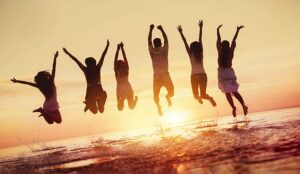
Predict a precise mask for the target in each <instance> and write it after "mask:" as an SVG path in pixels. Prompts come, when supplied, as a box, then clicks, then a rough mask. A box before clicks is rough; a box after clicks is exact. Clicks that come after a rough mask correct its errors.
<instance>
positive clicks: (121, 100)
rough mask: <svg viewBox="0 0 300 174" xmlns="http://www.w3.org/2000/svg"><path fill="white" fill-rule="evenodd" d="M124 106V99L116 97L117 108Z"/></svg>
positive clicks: (120, 108) (121, 108) (120, 109)
mask: <svg viewBox="0 0 300 174" xmlns="http://www.w3.org/2000/svg"><path fill="white" fill-rule="evenodd" d="M123 108H124V99H121V98H118V110H119V111H122V110H123Z"/></svg>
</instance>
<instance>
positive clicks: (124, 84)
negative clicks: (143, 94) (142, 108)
mask: <svg viewBox="0 0 300 174" xmlns="http://www.w3.org/2000/svg"><path fill="white" fill-rule="evenodd" d="M120 49H121V50H122V55H123V60H118V56H119V51H120ZM114 70H115V77H116V80H117V102H118V109H119V111H121V110H123V108H124V100H126V99H127V102H128V106H129V108H130V109H134V108H135V105H136V103H137V100H138V97H137V96H134V94H133V90H132V87H131V85H130V83H129V81H128V75H129V65H128V61H127V57H126V54H125V50H124V44H123V43H122V42H121V43H120V44H118V46H117V51H116V55H115V61H114Z"/></svg>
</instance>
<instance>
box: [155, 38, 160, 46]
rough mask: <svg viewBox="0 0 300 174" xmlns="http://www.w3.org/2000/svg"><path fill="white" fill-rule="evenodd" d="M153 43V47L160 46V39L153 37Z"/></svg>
mask: <svg viewBox="0 0 300 174" xmlns="http://www.w3.org/2000/svg"><path fill="white" fill-rule="evenodd" d="M153 44H154V47H155V48H158V47H161V40H160V38H155V39H154V40H153Z"/></svg>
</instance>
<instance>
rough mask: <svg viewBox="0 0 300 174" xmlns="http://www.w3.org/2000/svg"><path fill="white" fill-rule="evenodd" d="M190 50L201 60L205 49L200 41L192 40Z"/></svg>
mask: <svg viewBox="0 0 300 174" xmlns="http://www.w3.org/2000/svg"><path fill="white" fill-rule="evenodd" d="M190 50H191V52H192V53H193V55H194V56H195V58H196V60H197V61H201V58H202V52H203V50H202V47H201V45H200V43H199V42H197V41H195V42H192V43H191V44H190Z"/></svg>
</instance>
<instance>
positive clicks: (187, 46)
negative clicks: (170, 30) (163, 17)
mask: <svg viewBox="0 0 300 174" xmlns="http://www.w3.org/2000/svg"><path fill="white" fill-rule="evenodd" d="M177 30H178V31H179V33H180V36H181V38H182V40H183V43H184V46H185V49H186V51H187V53H188V54H190V48H189V45H188V43H187V41H186V39H185V37H184V35H183V31H182V27H181V25H178V27H177Z"/></svg>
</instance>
